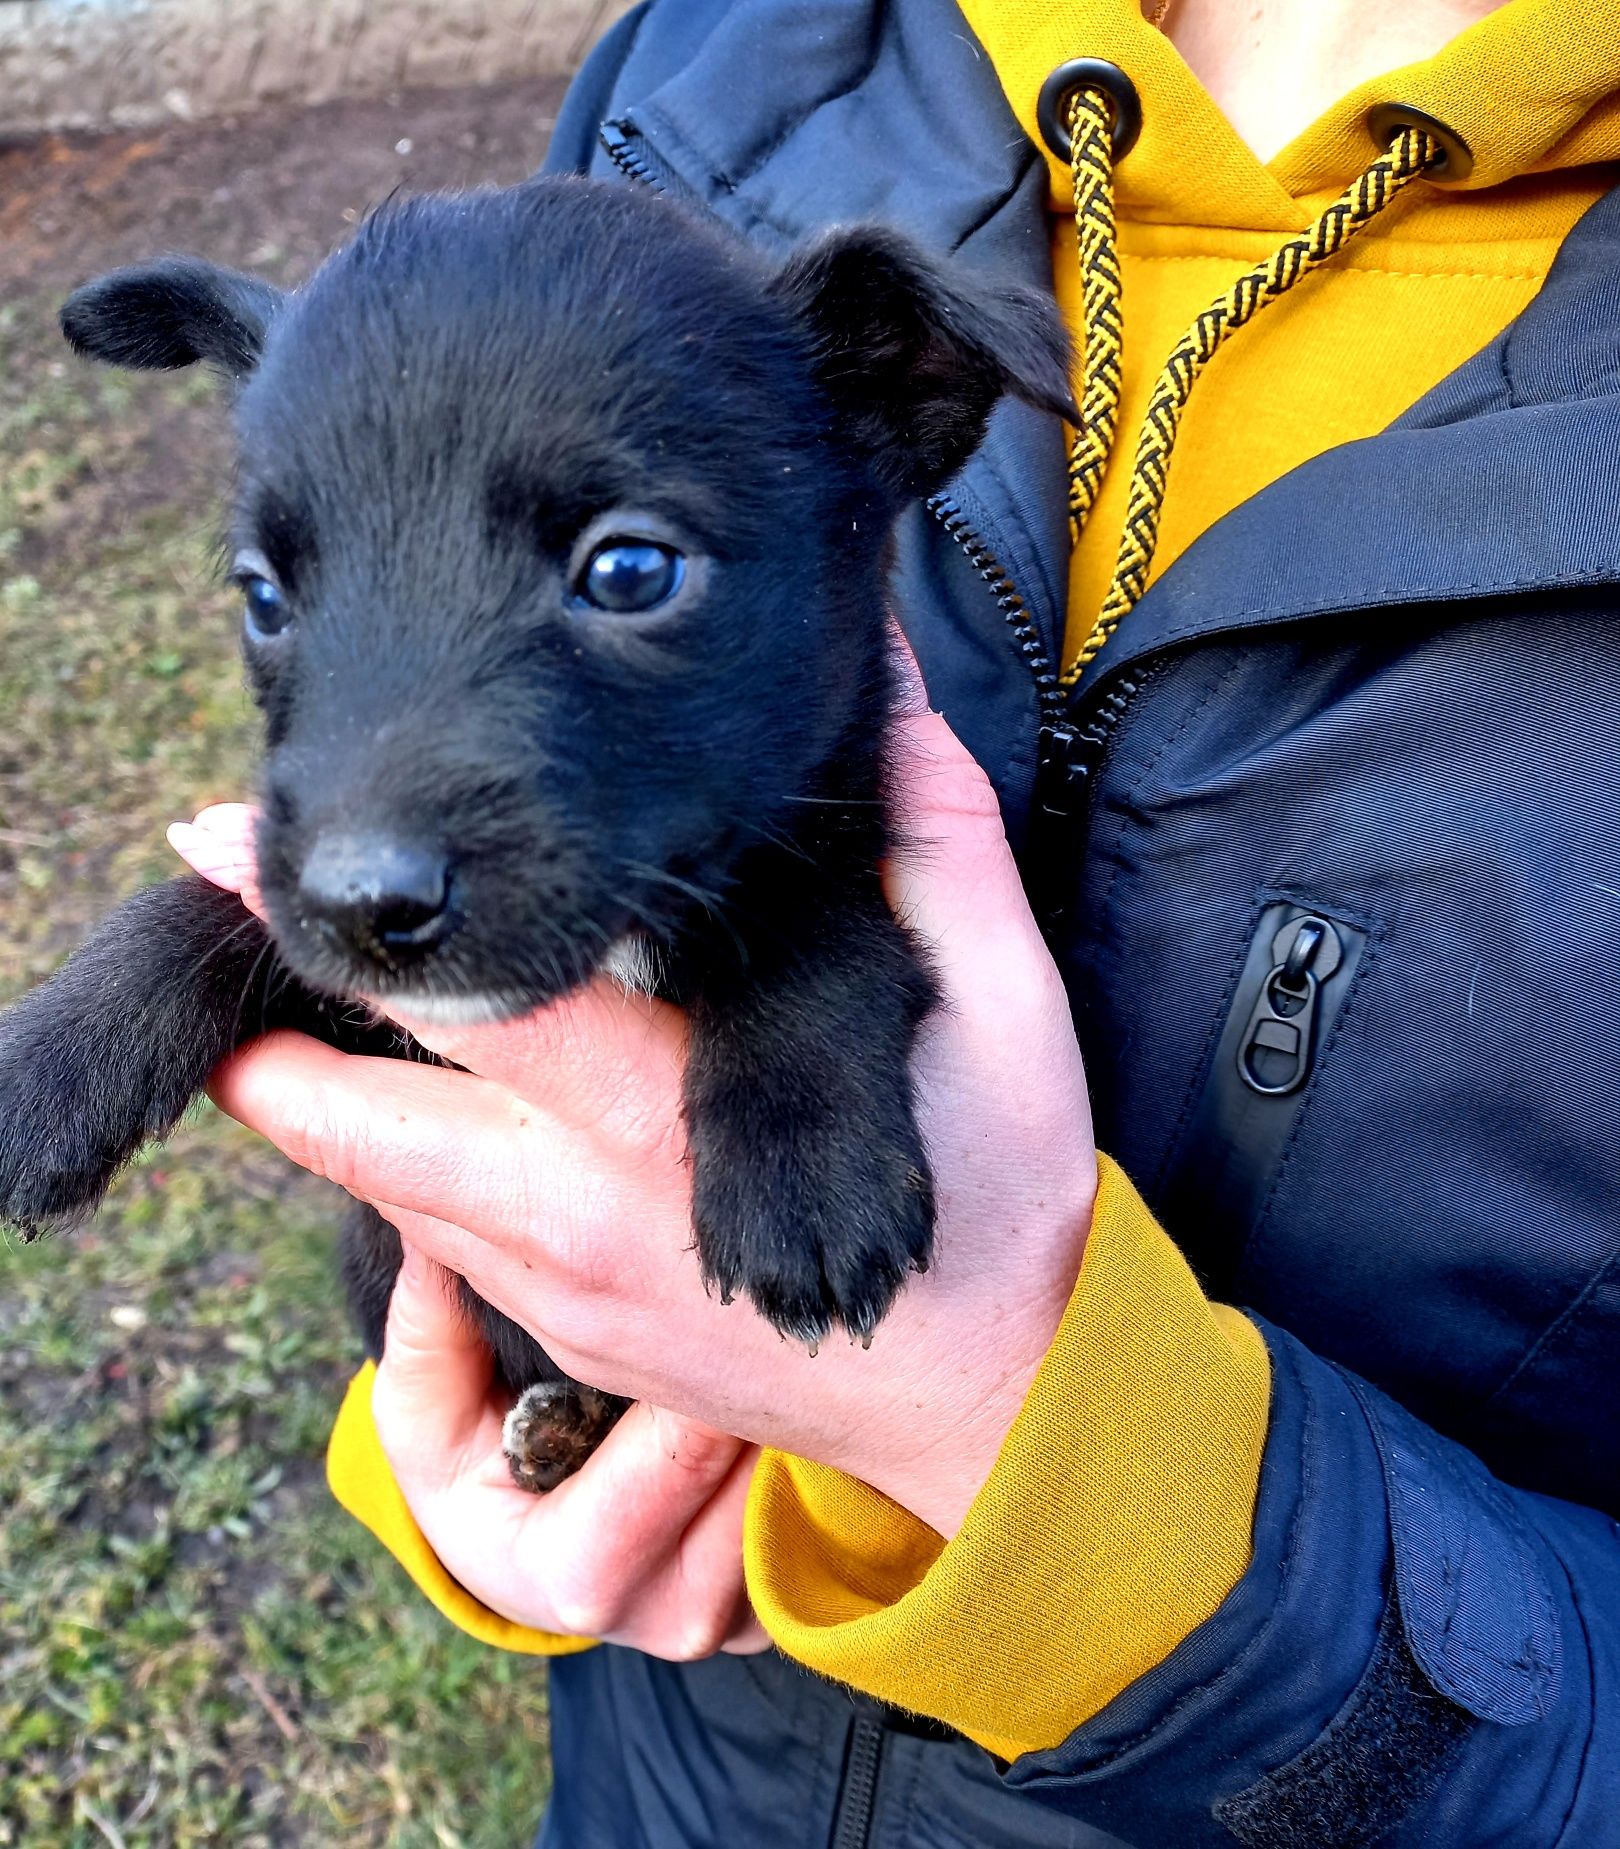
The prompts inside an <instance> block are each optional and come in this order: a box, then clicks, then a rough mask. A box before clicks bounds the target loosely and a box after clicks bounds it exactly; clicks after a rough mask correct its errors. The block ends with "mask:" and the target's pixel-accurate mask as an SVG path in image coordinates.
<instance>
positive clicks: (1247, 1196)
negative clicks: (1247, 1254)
mask: <svg viewBox="0 0 1620 1849" xmlns="http://www.w3.org/2000/svg"><path fill="white" fill-rule="evenodd" d="M1367 946H1368V933H1367V931H1366V929H1365V928H1364V927H1362V926H1360V925H1357V924H1354V923H1352V922H1350V921H1349V920H1347V919H1344V918H1342V917H1335V916H1330V915H1329V914H1328V913H1327V912H1325V911H1321V910H1318V909H1317V908H1315V907H1312V906H1306V905H1302V904H1299V903H1298V902H1296V901H1294V900H1289V899H1278V900H1273V901H1272V902H1271V903H1269V904H1266V905H1264V906H1263V907H1262V909H1261V912H1260V917H1259V920H1258V923H1257V924H1256V926H1255V929H1254V931H1253V934H1252V935H1251V937H1250V940H1249V948H1248V952H1247V954H1246V956H1245V958H1244V961H1243V968H1242V971H1241V972H1240V974H1239V976H1238V979H1237V983H1236V986H1235V987H1234V989H1233V992H1232V999H1231V1002H1230V1003H1229V1004H1228V1007H1227V1011H1226V1016H1225V1019H1224V1021H1223V1023H1222V1026H1221V1030H1220V1035H1219V1038H1218V1040H1217V1041H1216V1045H1215V1049H1214V1052H1213V1054H1212V1055H1211V1057H1210V1059H1209V1060H1208V1062H1207V1065H1206V1068H1205V1072H1204V1077H1203V1080H1202V1083H1201V1085H1200V1087H1199V1090H1198V1094H1197V1096H1196V1098H1195V1100H1194V1102H1193V1106H1192V1109H1191V1111H1190V1112H1189V1114H1188V1118H1187V1127H1186V1130H1185V1132H1184V1133H1183V1135H1182V1137H1181V1140H1180V1144H1179V1147H1178V1149H1177V1152H1176V1155H1175V1157H1174V1164H1175V1166H1174V1171H1173V1173H1172V1175H1171V1177H1170V1181H1169V1186H1168V1188H1167V1190H1166V1192H1165V1195H1164V1197H1163V1211H1164V1215H1165V1219H1166V1221H1167V1223H1168V1225H1169V1227H1170V1228H1171V1230H1172V1231H1173V1233H1174V1235H1175V1237H1176V1239H1177V1241H1178V1243H1180V1244H1181V1245H1182V1247H1183V1249H1184V1250H1185V1251H1186V1253H1187V1256H1188V1258H1189V1259H1190V1260H1191V1262H1192V1264H1193V1265H1194V1267H1195V1269H1196V1270H1197V1271H1198V1273H1199V1275H1200V1276H1201V1277H1202V1278H1203V1280H1204V1282H1205V1284H1206V1285H1207V1286H1208V1287H1210V1288H1211V1289H1214V1290H1216V1291H1217V1292H1219V1291H1220V1290H1222V1289H1224V1288H1227V1287H1229V1286H1230V1284H1231V1282H1232V1280H1233V1279H1234V1277H1235V1276H1236V1274H1237V1271H1238V1268H1239V1265H1240V1263H1241V1259H1242V1254H1243V1249H1244V1247H1245V1245H1246V1244H1247V1242H1248V1239H1249V1237H1250V1235H1251V1234H1252V1233H1254V1232H1255V1231H1256V1230H1258V1228H1259V1226H1260V1223H1261V1221H1262V1219H1263V1216H1264V1214H1265V1210H1266V1206H1267V1203H1268V1201H1269V1199H1270V1196H1271V1192H1272V1186H1273V1183H1274V1182H1275V1180H1276V1177H1277V1174H1278V1172H1279V1170H1280V1169H1281V1167H1282V1164H1283V1162H1284V1161H1285V1160H1286V1158H1287V1154H1288V1150H1289V1148H1290V1145H1291V1144H1292V1141H1293V1138H1294V1135H1295V1132H1296V1131H1297V1129H1298V1128H1299V1125H1300V1121H1301V1118H1302V1115H1303V1112H1304V1110H1305V1107H1306V1102H1307V1099H1308V1097H1309V1094H1310V1091H1311V1080H1312V1078H1313V1077H1314V1076H1315V1074H1316V1072H1317V1070H1318V1069H1319V1067H1320V1065H1321V1063H1322V1060H1323V1057H1324V1055H1325V1053H1326V1050H1327V1048H1328V1045H1329V1043H1330V1041H1331V1039H1332V1035H1333V1028H1334V1025H1335V1023H1336V1022H1337V1020H1338V1018H1339V1016H1340V1014H1341V1012H1342V1011H1343V1008H1344V1005H1345V1002H1346V1001H1347V1000H1348V999H1349V996H1350V994H1351V992H1352V990H1353V988H1354V987H1355V982H1356V976H1357V972H1358V971H1359V969H1360V968H1361V965H1362V963H1363V961H1364V959H1365V957H1366V954H1367Z"/></svg>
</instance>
